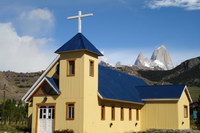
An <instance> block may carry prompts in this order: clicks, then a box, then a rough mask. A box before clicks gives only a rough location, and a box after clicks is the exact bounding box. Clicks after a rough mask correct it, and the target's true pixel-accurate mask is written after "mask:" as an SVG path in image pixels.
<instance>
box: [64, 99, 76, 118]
mask: <svg viewBox="0 0 200 133" xmlns="http://www.w3.org/2000/svg"><path fill="white" fill-rule="evenodd" d="M74 104H75V103H74V102H73V103H66V105H67V118H66V119H67V120H74V110H75V109H74V108H75V107H74Z"/></svg>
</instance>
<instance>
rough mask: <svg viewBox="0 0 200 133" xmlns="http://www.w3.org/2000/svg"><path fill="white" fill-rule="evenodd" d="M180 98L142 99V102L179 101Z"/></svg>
mask: <svg viewBox="0 0 200 133" xmlns="http://www.w3.org/2000/svg"><path fill="white" fill-rule="evenodd" d="M178 100H179V99H178V98H155V99H142V101H178Z"/></svg>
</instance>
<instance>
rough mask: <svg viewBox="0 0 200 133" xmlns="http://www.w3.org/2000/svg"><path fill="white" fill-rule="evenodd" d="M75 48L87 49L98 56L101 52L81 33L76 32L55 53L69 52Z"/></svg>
mask: <svg viewBox="0 0 200 133" xmlns="http://www.w3.org/2000/svg"><path fill="white" fill-rule="evenodd" d="M76 50H88V51H90V52H93V53H95V54H97V55H99V56H102V55H103V54H102V53H101V52H100V51H99V50H98V49H97V48H96V47H95V46H94V45H93V44H92V43H91V42H90V41H89V40H88V39H87V38H86V37H85V36H84V35H83V34H81V33H78V34H76V35H75V36H74V37H73V38H72V39H70V40H69V41H68V42H66V43H65V44H64V45H63V46H61V47H60V48H59V49H58V50H56V51H55V53H62V52H70V51H76Z"/></svg>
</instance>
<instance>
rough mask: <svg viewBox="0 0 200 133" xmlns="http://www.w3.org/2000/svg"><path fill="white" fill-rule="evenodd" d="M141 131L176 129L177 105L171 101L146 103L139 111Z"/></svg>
mask: <svg viewBox="0 0 200 133" xmlns="http://www.w3.org/2000/svg"><path fill="white" fill-rule="evenodd" d="M141 123H142V125H141V127H142V128H141V130H142V131H144V130H147V129H178V128H179V126H178V104H177V102H173V101H171V102H170V101H167V102H163V101H160V102H159V101H157V102H146V103H145V105H144V107H143V108H142V109H141Z"/></svg>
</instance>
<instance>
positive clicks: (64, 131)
mask: <svg viewBox="0 0 200 133" xmlns="http://www.w3.org/2000/svg"><path fill="white" fill-rule="evenodd" d="M54 133H74V131H73V130H71V129H67V130H56V131H54Z"/></svg>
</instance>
